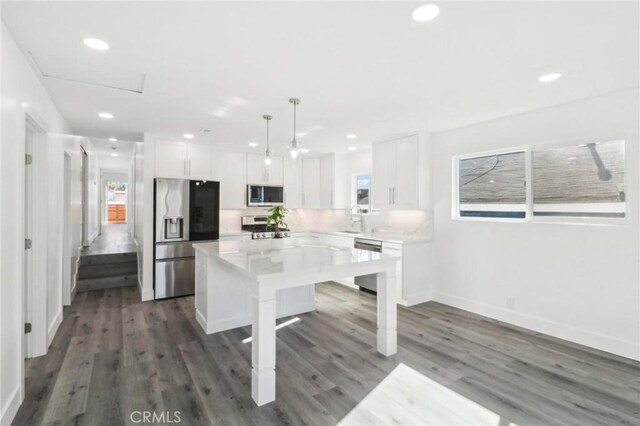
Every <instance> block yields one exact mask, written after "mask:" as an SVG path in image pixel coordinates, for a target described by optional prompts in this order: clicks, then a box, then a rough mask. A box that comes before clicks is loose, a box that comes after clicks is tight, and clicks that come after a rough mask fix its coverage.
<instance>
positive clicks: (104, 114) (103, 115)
mask: <svg viewBox="0 0 640 426" xmlns="http://www.w3.org/2000/svg"><path fill="white" fill-rule="evenodd" d="M98 117H100V118H105V119H107V120H110V119H112V118H113V114H111V113H110V112H100V113H98Z"/></svg>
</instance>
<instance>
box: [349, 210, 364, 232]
mask: <svg viewBox="0 0 640 426" xmlns="http://www.w3.org/2000/svg"><path fill="white" fill-rule="evenodd" d="M353 209H356V213H355V214H354V213H353ZM362 213H363V211H362V207H360V206H359V205H358V204H356V205H355V206H352V207H351V208H350V209H349V214H351V226H353V224H354V223H356V222H358V223H359V224H360V232H364V220H363V219H362Z"/></svg>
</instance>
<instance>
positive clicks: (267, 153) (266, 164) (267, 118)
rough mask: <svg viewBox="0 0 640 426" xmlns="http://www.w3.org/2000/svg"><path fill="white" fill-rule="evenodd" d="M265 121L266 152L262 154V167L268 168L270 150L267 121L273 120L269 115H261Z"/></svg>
mask: <svg viewBox="0 0 640 426" xmlns="http://www.w3.org/2000/svg"><path fill="white" fill-rule="evenodd" d="M262 118H264V119H265V120H266V121H267V150H266V151H265V152H264V165H265V166H267V167H269V166H270V165H271V148H270V147H269V121H270V120H271V119H272V118H273V117H272V116H271V115H263V116H262Z"/></svg>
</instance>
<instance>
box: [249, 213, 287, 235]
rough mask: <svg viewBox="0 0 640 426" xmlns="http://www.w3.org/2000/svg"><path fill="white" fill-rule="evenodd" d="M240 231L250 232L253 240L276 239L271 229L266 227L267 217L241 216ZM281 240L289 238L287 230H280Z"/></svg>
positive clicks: (273, 230)
mask: <svg viewBox="0 0 640 426" xmlns="http://www.w3.org/2000/svg"><path fill="white" fill-rule="evenodd" d="M242 230H243V231H250V232H251V238H252V239H254V240H265V239H268V238H276V232H275V229H274V228H273V227H269V226H267V216H242ZM279 233H280V236H281V238H287V237H289V236H290V235H289V229H280V231H279Z"/></svg>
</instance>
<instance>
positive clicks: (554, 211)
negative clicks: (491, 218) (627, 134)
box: [532, 141, 625, 217]
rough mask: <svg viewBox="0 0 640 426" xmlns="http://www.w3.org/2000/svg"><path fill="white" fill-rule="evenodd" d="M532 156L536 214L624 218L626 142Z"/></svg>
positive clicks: (541, 151) (587, 146)
mask: <svg viewBox="0 0 640 426" xmlns="http://www.w3.org/2000/svg"><path fill="white" fill-rule="evenodd" d="M532 155H533V213H534V215H536V216H586V217H598V216H601V217H624V215H625V194H624V141H610V142H602V143H588V144H582V145H577V146H571V147H563V148H552V149H542V150H536V151H534V152H533V154H532Z"/></svg>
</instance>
